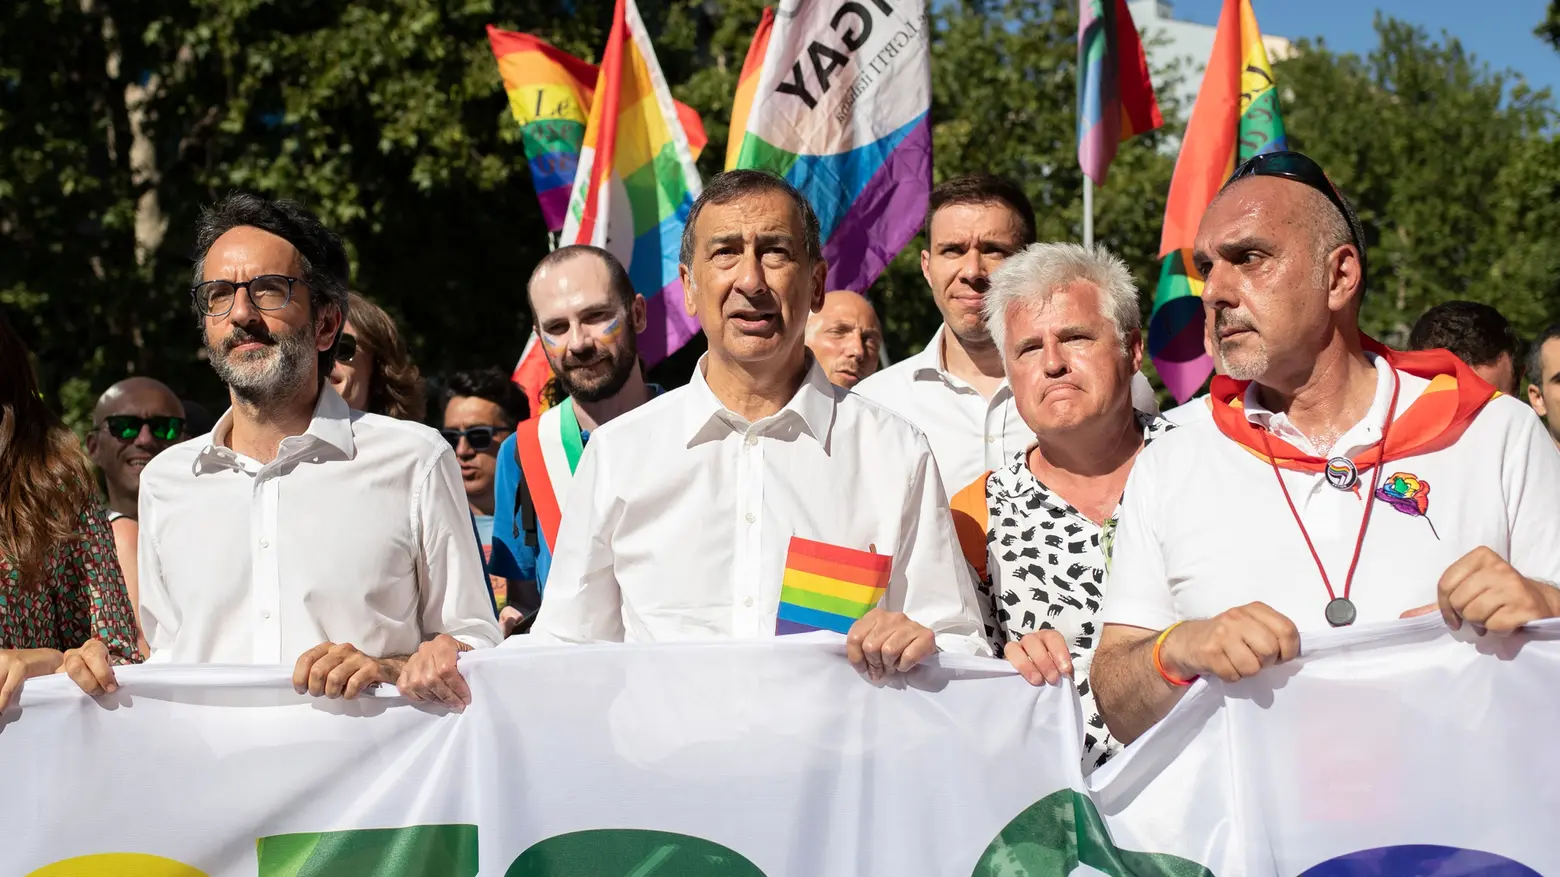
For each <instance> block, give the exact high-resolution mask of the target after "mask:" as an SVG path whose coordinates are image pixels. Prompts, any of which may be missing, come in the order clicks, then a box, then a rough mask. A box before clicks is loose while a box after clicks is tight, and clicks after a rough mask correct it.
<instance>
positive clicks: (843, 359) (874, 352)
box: [806, 289, 883, 390]
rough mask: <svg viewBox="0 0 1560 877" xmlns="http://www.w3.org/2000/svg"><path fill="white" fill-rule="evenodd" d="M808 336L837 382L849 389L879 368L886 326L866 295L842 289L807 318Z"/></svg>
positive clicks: (833, 379) (810, 344)
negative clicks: (884, 327)
mask: <svg viewBox="0 0 1560 877" xmlns="http://www.w3.org/2000/svg"><path fill="white" fill-rule="evenodd" d="M806 337H807V347H808V348H809V349H810V350H812V352H813V356H816V357H817V358H818V364H819V365H822V366H823V371H824V373H825V374H827V375H828V376H829V382H830V383H832V384H834V385H836V386H840V387H844V388H845V389H847V390H848V389H850V388H851V387H854V386H856V384H857V383H858V382H859V381H863V380H865V379H866V378H868V377H869V376H871V374H872V373H873V372H875V371H877V367H878V351H880V350H881V349H882V347H883V326H882V324H880V323H879V322H878V316H877V311H875V310H873V309H872V302H870V301H867V297H866V296H864V295H861V294H859V293H855V292H851V291H850V290H848V289H841V290H836V291H834V292H831V293H829V294H828V295H826V296H824V297H823V308H822V309H821V310H819V311H818V312H817V313H815V314H813V315H812V316H810V317H808V318H807V336H806Z"/></svg>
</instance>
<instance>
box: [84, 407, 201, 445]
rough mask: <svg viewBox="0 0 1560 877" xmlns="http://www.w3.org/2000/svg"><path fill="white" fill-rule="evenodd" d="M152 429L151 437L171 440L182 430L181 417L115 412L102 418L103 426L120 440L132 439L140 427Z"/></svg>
mask: <svg viewBox="0 0 1560 877" xmlns="http://www.w3.org/2000/svg"><path fill="white" fill-rule="evenodd" d="M143 426H148V427H151V430H152V438H155V439H158V440H160V441H165V442H171V441H173V440H174V439H176V438H178V437H179V435H180V434H181V433H182V432H184V418H182V417H136V416H135V415H133V414H115V415H112V416H109V417H105V418H103V428H104V429H105V430H107V432H108V434H109V435H111V436H113V437H114V438H116V439H119V440H120V441H124V442H129V441H134V440H135V437H136V436H138V435H140V434H141V427H143Z"/></svg>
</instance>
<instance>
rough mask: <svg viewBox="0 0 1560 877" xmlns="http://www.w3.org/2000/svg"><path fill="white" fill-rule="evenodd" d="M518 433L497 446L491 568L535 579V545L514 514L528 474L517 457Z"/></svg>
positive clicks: (501, 573)
mask: <svg viewBox="0 0 1560 877" xmlns="http://www.w3.org/2000/svg"><path fill="white" fill-rule="evenodd" d="M515 443H516V439H515V436H513V435H511V436H510V437H509V438H506V439H504V443H503V444H502V445H500V446H499V449H498V472H497V474H496V475H495V476H494V479H493V556H492V557H490V558H489V559H488V571H489V572H491V573H492V574H493V575H496V576H499V577H501V578H505V579H508V580H509V581H510V582H522V581H525V582H533V581H536V546H534V545H526V544H525V530H524V529H522V528H521V526H520V521H519V520H518V519H517V518H516V516H515V499H516V497H518V496H519V494H520V482H521V481H522V480H523V479H524V478H525V474H524V473H523V472H522V471H521V469H520V461H519V460H517V459H515Z"/></svg>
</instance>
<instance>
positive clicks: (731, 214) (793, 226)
mask: <svg viewBox="0 0 1560 877" xmlns="http://www.w3.org/2000/svg"><path fill="white" fill-rule="evenodd" d="M760 234H772V235H773V234H783V235H789V236H791V237H793V238H797V239H800V238H801V236H802V217H801V212H800V211H798V210H797V209H796V205H795V204H793V203H792V202H791V199H790V198H789V197H788V196H786V195H785V194H784V193H782V192H771V191H759V192H751V193H749V194H746V195H738V196H737V197H735V198H733V199H732V200H730V201H727V202H726V203H724V204H714V203H711V204H706V205H704V207H703V208H701V209H700V211H699V219H698V222H697V223H695V224H694V239H695V240H696V241H697V242H698V245H699V246H701V247H702V246H704V245H706V244H708V243H709V242H710V241H712V240H714V239H716V238H725V237H733V236H739V237H742V238H744V239H746V238H749V237H754V236H756V235H760Z"/></svg>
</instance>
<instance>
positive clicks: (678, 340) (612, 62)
mask: <svg viewBox="0 0 1560 877" xmlns="http://www.w3.org/2000/svg"><path fill="white" fill-rule="evenodd" d="M701 188H702V186H701V183H700V180H699V171H698V169H697V168H695V167H694V165H693V149H692V147H691V146H690V145H689V142H688V134H687V131H686V129H685V128H684V126H683V122H682V120H681V119H679V118H678V115H677V104H676V102H675V101H673V100H672V93H671V90H670V89H669V88H668V87H667V85H666V77H664V76H662V75H661V65H660V63H659V62H657V61H656V57H655V49H654V47H652V46H651V44H650V34H649V33H648V32H647V31H646V30H645V23H644V20H643V19H641V18H640V17H639V9H638V7H636V6H635V5H634V0H617V7H616V9H615V10H614V12H613V19H612V33H611V35H610V36H609V37H608V38H607V49H606V52H605V53H604V54H603V56H602V63H601V75H600V76H598V77H597V79H596V97H595V101H594V103H593V104H592V105H591V108H590V120H589V122H588V123H587V124H586V126H585V140H584V142H583V144H582V145H581V149H580V165H579V171H578V172H577V173H576V174H575V176H574V191H573V192H572V193H571V194H570V197H569V215H568V217H567V219H565V221H564V226H563V235H562V237H561V240H562V241H563V242H565V243H571V244H594V245H596V246H598V247H603V248H605V249H607V250H610V251H611V252H612V254H613V255H615V256H617V257H618V259H620V260H622V262H623V266H624V267H625V268H627V269H628V276H629V279H630V280H632V281H633V283H634V289H635V290H636V291H638V292H639V294H641V295H643V296H644V297H645V300H646V302H647V303H648V304H649V307H650V327H649V328H648V329H646V330H645V332H644V334H643V335H641V336H640V338H639V355H640V356H642V357H643V358H644V360H645V362H646V363H647V364H650V365H654V364H655V363H657V362H659V361H661V360H662V359H664V358H665V357H666V355H667V354H669V353H672V352H673V351H675V350H677V348H679V347H681V346H682V345H683V343H684V342H685V341H687V340H688V339H689V338H691V337H693V334H694V333H695V332H697V331H698V329H699V324H698V323H697V322H696V321H695V320H694V319H693V317H691V316H689V315H688V314H687V312H686V311H685V310H683V296H682V283H681V281H679V280H678V277H677V262H678V256H679V250H680V247H681V243H682V230H683V221H684V220H685V219H686V218H687V216H688V210H689V209H690V208H691V207H693V199H694V198H696V197H698V194H699V191H700V189H701Z"/></svg>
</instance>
